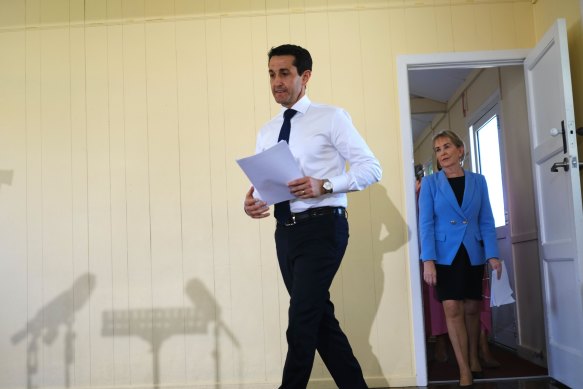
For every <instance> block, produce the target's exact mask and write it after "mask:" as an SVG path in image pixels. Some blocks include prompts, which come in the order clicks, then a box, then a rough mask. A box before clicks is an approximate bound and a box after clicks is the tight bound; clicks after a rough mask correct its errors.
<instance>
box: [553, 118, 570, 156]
mask: <svg viewBox="0 0 583 389" xmlns="http://www.w3.org/2000/svg"><path fill="white" fill-rule="evenodd" d="M559 134H561V136H562V138H563V154H567V134H566V133H565V121H564V120H561V131H559V130H557V129H556V128H551V135H552V136H557V135H559Z"/></svg>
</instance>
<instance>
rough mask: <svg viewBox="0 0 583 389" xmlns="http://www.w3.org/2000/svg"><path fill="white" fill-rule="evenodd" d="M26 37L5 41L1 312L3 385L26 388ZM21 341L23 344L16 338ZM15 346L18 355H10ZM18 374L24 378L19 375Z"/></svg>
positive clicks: (0, 50) (1, 38)
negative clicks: (5, 356)
mask: <svg viewBox="0 0 583 389" xmlns="http://www.w3.org/2000/svg"><path fill="white" fill-rule="evenodd" d="M25 43H26V35H25V33H24V32H23V31H17V32H11V33H8V34H4V35H0V85H1V87H0V118H2V119H0V134H1V136H0V214H1V215H2V219H4V220H6V221H8V223H1V224H0V247H1V248H2V249H1V250H2V255H1V256H0V257H1V258H2V259H1V260H0V274H4V275H9V277H6V278H5V279H4V280H2V282H1V283H0V306H2V307H3V309H6V307H12V309H11V312H10V314H9V315H7V314H4V315H3V318H2V321H1V323H0V333H2V334H6V335H7V336H3V337H2V340H0V350H1V351H0V352H2V353H3V354H4V355H10V358H9V359H8V360H7V361H2V363H0V366H1V367H0V377H5V378H4V379H0V382H1V383H4V384H5V385H7V386H13V387H17V386H23V384H24V380H23V377H25V366H26V357H27V351H26V349H27V348H26V343H27V342H26V340H27V339H26V335H27V334H26V326H23V323H26V322H27V321H28V317H27V301H26V300H27V299H26V296H27V293H26V292H27V290H26V289H27V282H26V280H27V262H26V257H27V241H26V239H27V231H26V218H27V210H26V191H27V187H26V185H27V180H26V162H27V160H26V153H23V152H22V151H23V150H25V149H26V115H25V112H26V72H25V69H26V67H25V58H26V51H25V48H26V45H25ZM15 336H16V337H17V338H15ZM14 344H19V347H18V349H17V351H15V352H9V350H10V349H12V347H13V345H14ZM14 372H18V373H19V374H14Z"/></svg>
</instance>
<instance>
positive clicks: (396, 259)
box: [0, 0, 538, 388]
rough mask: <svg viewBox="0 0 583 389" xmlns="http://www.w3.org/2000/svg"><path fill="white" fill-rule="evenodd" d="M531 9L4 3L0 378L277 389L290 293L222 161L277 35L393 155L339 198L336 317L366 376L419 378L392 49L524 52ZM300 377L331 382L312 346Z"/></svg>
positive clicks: (238, 133) (183, 0)
mask: <svg viewBox="0 0 583 389" xmlns="http://www.w3.org/2000/svg"><path fill="white" fill-rule="evenodd" d="M531 12H532V5H531V4H530V2H529V1H526V0H525V1H518V2H517V1H506V0H492V1H488V2H476V3H475V4H474V3H470V4H468V3H467V2H466V1H461V0H460V1H459V2H458V1H455V2H452V1H449V0H439V1H436V0H432V1H421V2H420V1H408V0H407V1H405V0H384V1H376V0H372V1H370V0H358V1H356V0H343V1H342V2H328V1H323V0H319V1H309V2H308V1H305V0H292V1H288V0H270V1H267V2H265V1H257V0H246V1H243V2H241V1H237V0H223V1H220V2H217V1H214V0H205V1H204V2H201V1H195V0H176V1H173V2H160V1H157V0H123V1H122V0H113V1H108V2H103V1H100V0H90V1H82V0H56V1H52V2H49V3H47V2H42V1H40V0H27V1H26V2H20V1H13V0H9V1H3V2H0V48H1V49H2V53H1V54H0V55H2V56H3V60H2V63H0V68H1V69H2V75H1V76H0V77H1V78H2V82H1V84H2V86H3V87H4V89H3V90H2V91H0V99H2V98H4V99H7V101H8V103H7V104H3V105H2V108H0V112H1V113H2V114H1V115H0V131H1V134H0V135H1V137H2V139H3V142H2V144H1V145H0V148H2V155H1V156H0V174H2V171H3V170H10V169H13V170H14V171H13V181H12V184H11V185H10V186H7V185H4V184H2V183H0V199H2V201H1V202H0V207H1V208H2V209H3V210H5V211H4V212H3V214H5V215H6V218H4V219H3V220H8V219H10V224H9V223H8V222H6V223H2V224H1V225H0V230H2V231H4V233H3V234H2V239H3V241H5V242H7V244H2V245H1V246H2V247H0V255H1V256H2V258H8V262H5V261H3V263H2V268H3V269H10V271H9V273H10V274H11V278H10V280H7V281H4V283H3V286H2V290H3V291H4V290H6V291H5V292H2V293H1V297H0V298H3V299H8V296H10V300H11V301H12V300H14V299H15V300H16V301H20V302H21V303H22V304H21V305H19V307H16V308H10V309H9V315H8V316H7V317H9V319H7V320H5V321H4V322H3V323H2V325H1V328H0V331H2V333H5V334H7V335H8V336H5V339H10V336H12V335H13V334H15V333H17V331H18V329H25V332H24V334H25V337H24V338H22V340H20V341H19V342H14V341H12V342H8V343H7V342H0V349H1V350H2V351H3V355H11V356H12V358H10V361H9V363H5V362H7V361H2V364H0V366H2V367H1V368H0V369H2V372H3V373H2V374H0V388H5V387H6V388H7V387H14V386H17V387H18V386H26V385H27V381H28V384H29V386H43V385H44V386H47V385H54V386H69V387H72V388H74V387H104V386H113V387H118V386H122V385H123V386H136V387H141V386H148V385H150V386H151V385H160V386H162V385H167V384H176V385H192V386H196V385H202V384H209V385H211V384H213V383H215V381H218V382H221V383H225V382H233V383H240V384H241V385H243V383H248V385H251V386H253V385H255V384H257V385H259V384H260V383H269V385H271V384H273V385H271V386H275V385H277V383H278V382H279V380H280V375H281V368H282V362H283V359H284V358H285V352H286V347H287V346H286V340H285V329H286V326H287V307H288V303H289V296H288V294H287V291H286V290H285V287H284V286H283V283H282V280H281V277H280V275H279V269H278V265H277V260H276V256H275V249H274V244H273V228H274V223H273V220H272V218H269V219H268V220H262V221H256V220H251V219H249V218H248V217H246V216H245V215H244V213H243V211H242V201H243V197H244V194H245V191H246V190H247V189H248V187H249V184H248V182H247V179H246V178H245V176H244V175H243V174H242V172H241V171H240V169H239V168H238V166H237V165H236V163H235V159H236V158H240V157H243V156H247V155H249V154H251V153H252V152H253V150H254V144H255V136H256V133H257V131H258V130H259V128H260V127H261V126H262V125H263V124H264V123H265V122H266V121H267V120H268V119H269V118H270V117H272V116H273V115H275V114H276V113H277V112H278V111H279V110H280V109H281V108H280V107H279V106H278V105H277V104H276V103H275V102H274V101H273V98H272V96H271V93H270V90H269V83H268V77H267V51H268V50H269V48H270V47H272V46H276V45H279V44H282V43H288V42H289V43H295V44H299V45H302V46H305V47H306V48H308V49H309V50H310V52H311V53H312V55H313V57H314V71H313V77H312V79H311V81H310V84H309V88H308V93H309V96H310V98H311V99H312V100H313V101H316V102H322V103H330V104H336V105H339V106H342V107H343V108H345V109H346V110H347V111H348V112H349V113H350V114H351V116H352V118H353V121H354V123H355V125H356V126H357V128H358V129H359V130H360V132H361V133H362V134H363V136H364V137H365V138H366V139H367V141H368V142H369V144H370V145H371V147H372V148H373V150H374V151H375V153H376V154H377V156H378V157H379V159H380V160H381V163H382V165H383V166H384V168H385V178H384V179H383V182H382V183H381V184H380V185H376V186H374V187H372V188H370V189H369V190H367V191H365V192H362V193H355V194H350V195H349V203H350V212H351V214H350V222H351V240H350V244H349V249H348V252H347V255H346V256H345V259H344V264H343V266H342V268H341V271H340V273H339V274H338V276H337V278H336V280H335V282H334V285H333V287H332V296H333V297H332V298H333V301H334V302H335V305H336V309H337V314H338V318H339V320H340V321H341V324H342V326H343V327H344V328H345V329H346V330H347V332H348V334H349V337H350V339H351V341H352V344H353V348H354V350H355V352H356V353H357V355H358V356H359V358H360V361H361V363H362V364H363V369H364V371H365V373H366V375H367V377H370V378H374V377H376V379H379V380H381V381H379V382H382V384H384V385H385V386H387V385H388V384H392V383H394V382H399V383H400V384H402V385H406V384H414V383H415V371H414V367H413V366H414V365H413V351H412V340H411V339H412V334H411V329H410V327H411V326H410V322H411V318H410V312H409V311H410V303H409V289H410V286H409V285H408V279H409V278H408V277H407V276H406V273H407V268H406V255H405V253H404V244H405V240H406V233H407V227H406V226H405V225H404V222H403V218H402V216H401V210H402V209H403V208H404V199H403V198H402V187H401V185H400V184H399V183H400V182H401V180H402V178H401V172H400V167H399V166H402V164H403V163H402V161H401V155H400V148H399V147H398V145H399V144H400V136H401V134H400V131H399V129H398V113H397V105H398V101H397V99H396V88H397V85H396V80H395V74H394V73H395V71H394V62H395V58H396V56H397V55H399V54H404V53H421V52H433V51H449V50H456V51H460V50H482V49H505V48H512V47H528V46H531V45H532V44H533V42H534V38H533V36H534V33H533V31H534V29H535V26H534V22H533V18H532V14H531ZM24 24H26V25H27V26H28V29H27V30H21V31H14V30H18V29H21V27H22V25H24ZM537 31H538V30H537ZM4 58H6V59H7V60H6V61H5V60H4ZM7 96H8V97H9V98H8V97H7ZM453 115H454V116H455V115H456V114H455V113H454V114H453ZM454 119H455V118H454ZM458 119H460V118H458ZM19 128H20V130H18V129H19ZM8 165H11V166H8ZM0 177H2V176H0ZM15 294H16V295H17V296H14V295H15ZM27 323H29V326H28V333H26V328H27ZM164 323H169V324H170V326H164ZM51 326H52V327H51ZM49 328H56V329H57V331H56V335H55V338H54V339H50V341H48V342H43V341H42V336H43V335H44V334H45V333H44V332H43V331H45V330H47V329H49ZM387 328H389V329H394V330H391V331H387ZM31 342H32V343H31ZM29 344H32V345H34V346H35V347H36V348H34V349H30V350H29V351H28V352H27V348H29ZM397 350H398V352H397ZM27 353H28V356H29V357H31V358H32V357H36V360H35V363H36V365H29V366H28V368H27V365H26V364H27ZM28 361H29V362H32V361H33V359H29V360H28ZM5 371H6V374H4V372H5ZM382 376H384V377H385V378H386V380H384V381H383V380H382V379H381V378H380V377H382ZM313 377H314V378H316V379H317V378H320V379H327V378H328V377H329V375H328V372H327V370H326V368H325V366H324V365H323V364H322V362H321V360H319V359H318V360H317V363H316V365H315V366H314V370H313Z"/></svg>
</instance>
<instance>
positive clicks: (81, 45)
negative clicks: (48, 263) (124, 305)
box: [69, 27, 100, 386]
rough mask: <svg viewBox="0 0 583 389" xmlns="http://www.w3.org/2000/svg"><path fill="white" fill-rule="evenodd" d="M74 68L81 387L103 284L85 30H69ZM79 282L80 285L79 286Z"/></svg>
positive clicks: (87, 376) (77, 375)
mask: <svg viewBox="0 0 583 389" xmlns="http://www.w3.org/2000/svg"><path fill="white" fill-rule="evenodd" d="M69 61H70V64H71V81H70V83H71V85H70V89H71V116H70V120H71V182H72V184H71V201H72V204H71V207H72V210H73V214H72V236H71V238H72V242H71V246H72V254H73V273H74V276H73V278H74V279H75V282H76V283H75V285H76V288H75V320H74V321H75V323H74V326H73V328H74V332H75V336H76V337H75V346H74V355H75V358H74V380H73V382H74V383H75V384H76V385H79V386H84V385H85V386H88V385H89V384H90V382H91V327H92V322H91V309H90V298H91V294H92V293H93V292H94V291H95V288H96V287H97V286H99V282H98V281H97V282H96V280H95V279H94V277H95V275H94V274H93V273H92V272H91V271H92V269H91V268H90V265H89V251H88V247H89V246H88V242H89V240H88V239H89V220H88V203H87V199H88V182H87V115H86V108H87V102H86V99H85V96H86V88H85V86H86V85H85V75H86V73H85V29H84V28H83V27H73V28H71V29H70V30H69ZM99 281H100V280H99ZM77 282H78V283H77Z"/></svg>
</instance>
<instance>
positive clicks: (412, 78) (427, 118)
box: [409, 68, 475, 142]
mask: <svg viewBox="0 0 583 389" xmlns="http://www.w3.org/2000/svg"><path fill="white" fill-rule="evenodd" d="M474 70H475V69H472V68H459V69H413V70H409V96H410V99H411V128H412V130H413V142H415V141H416V140H417V138H418V137H419V136H420V135H421V134H422V132H423V130H424V129H425V128H427V126H429V125H430V124H431V121H432V120H433V118H434V117H435V116H436V115H439V114H440V113H443V112H445V109H446V105H447V102H448V101H449V100H450V98H451V97H452V96H453V94H454V93H455V92H456V91H457V90H458V88H459V87H460V86H461V85H462V84H463V83H464V81H465V80H466V79H467V78H468V76H469V75H470V73H471V72H472V71H474Z"/></svg>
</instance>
